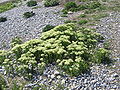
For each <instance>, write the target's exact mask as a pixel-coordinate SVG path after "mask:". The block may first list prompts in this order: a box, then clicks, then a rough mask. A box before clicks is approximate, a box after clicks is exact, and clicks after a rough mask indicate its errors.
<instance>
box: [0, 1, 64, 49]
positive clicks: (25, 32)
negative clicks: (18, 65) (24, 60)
mask: <svg viewBox="0 0 120 90" xmlns="http://www.w3.org/2000/svg"><path fill="white" fill-rule="evenodd" d="M38 7H40V8H37V9H32V8H30V7H27V6H26V5H22V6H20V7H16V8H14V9H12V10H9V11H6V12H4V13H1V14H0V17H7V19H8V20H7V21H6V22H1V23H0V34H1V35H0V47H1V48H3V47H2V46H5V45H6V48H9V43H10V41H11V39H12V38H14V37H15V36H19V37H22V39H23V40H24V41H27V40H29V39H33V38H38V37H39V34H40V32H41V31H42V28H43V27H44V26H46V25H47V24H51V25H59V24H63V20H62V18H61V17H60V15H59V14H57V12H59V11H60V10H61V9H62V8H60V7H59V8H58V6H56V7H49V8H46V7H43V4H42V3H39V5H38ZM28 11H33V12H34V13H35V16H33V17H31V18H28V19H25V18H23V14H24V13H25V12H28ZM4 44H5V45H4Z"/></svg>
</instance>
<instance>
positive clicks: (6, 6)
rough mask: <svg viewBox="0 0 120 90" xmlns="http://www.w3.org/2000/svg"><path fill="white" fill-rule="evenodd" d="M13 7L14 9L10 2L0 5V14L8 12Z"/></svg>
mask: <svg viewBox="0 0 120 90" xmlns="http://www.w3.org/2000/svg"><path fill="white" fill-rule="evenodd" d="M14 7H15V5H14V4H13V3H12V2H8V3H4V4H0V13H2V12H5V11H7V10H10V9H12V8H14Z"/></svg>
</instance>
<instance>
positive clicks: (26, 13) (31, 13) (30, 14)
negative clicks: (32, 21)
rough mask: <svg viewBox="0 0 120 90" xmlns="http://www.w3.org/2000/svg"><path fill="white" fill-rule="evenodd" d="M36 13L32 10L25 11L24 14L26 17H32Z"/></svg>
mask: <svg viewBox="0 0 120 90" xmlns="http://www.w3.org/2000/svg"><path fill="white" fill-rule="evenodd" d="M34 15H35V13H34V12H33V11H31V12H25V13H24V14H23V16H24V17H25V18H30V17H32V16H34Z"/></svg>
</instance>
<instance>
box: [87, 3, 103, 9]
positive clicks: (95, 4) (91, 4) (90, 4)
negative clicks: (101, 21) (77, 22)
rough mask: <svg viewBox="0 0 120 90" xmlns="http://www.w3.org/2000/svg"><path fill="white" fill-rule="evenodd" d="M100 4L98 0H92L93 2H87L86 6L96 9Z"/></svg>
mask: <svg viewBox="0 0 120 90" xmlns="http://www.w3.org/2000/svg"><path fill="white" fill-rule="evenodd" d="M100 6H101V4H100V3H99V2H98V1H94V2H90V3H88V5H87V8H88V9H96V8H98V7H100Z"/></svg>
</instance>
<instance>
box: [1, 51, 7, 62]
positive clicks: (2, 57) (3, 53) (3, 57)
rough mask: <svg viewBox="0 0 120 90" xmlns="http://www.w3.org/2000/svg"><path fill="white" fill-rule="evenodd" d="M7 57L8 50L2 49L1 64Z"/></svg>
mask: <svg viewBox="0 0 120 90" xmlns="http://www.w3.org/2000/svg"><path fill="white" fill-rule="evenodd" d="M5 58H6V51H4V50H0V64H2V63H3V62H4V60H5Z"/></svg>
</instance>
